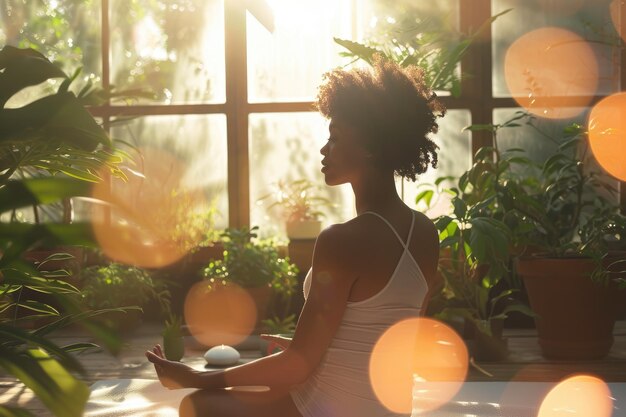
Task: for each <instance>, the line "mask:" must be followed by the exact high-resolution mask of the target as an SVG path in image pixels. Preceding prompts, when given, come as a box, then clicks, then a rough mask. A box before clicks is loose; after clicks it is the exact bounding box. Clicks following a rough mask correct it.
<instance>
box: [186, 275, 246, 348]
mask: <svg viewBox="0 0 626 417" xmlns="http://www.w3.org/2000/svg"><path fill="white" fill-rule="evenodd" d="M183 312H184V316H185V322H186V323H187V326H188V327H189V331H190V333H191V334H192V336H193V337H194V338H195V339H196V340H198V341H199V342H200V343H202V344H204V345H206V346H217V345H222V344H223V345H236V344H237V343H240V342H242V341H243V340H244V339H245V338H246V337H248V336H249V335H250V334H251V333H252V331H253V330H254V326H255V325H256V321H257V307H256V304H255V302H254V299H253V298H252V296H251V295H250V294H249V293H248V292H247V291H246V290H245V289H243V288H241V287H240V286H238V285H236V284H232V283H226V284H224V283H222V282H216V281H215V280H203V281H200V282H197V283H196V284H194V285H193V286H192V287H191V288H190V289H189V292H188V293H187V296H186V297H185V305H184V310H183Z"/></svg>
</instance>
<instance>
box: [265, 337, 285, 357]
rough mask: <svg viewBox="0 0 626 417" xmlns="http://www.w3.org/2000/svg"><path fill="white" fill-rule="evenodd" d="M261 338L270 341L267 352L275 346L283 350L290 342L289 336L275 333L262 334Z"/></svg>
mask: <svg viewBox="0 0 626 417" xmlns="http://www.w3.org/2000/svg"><path fill="white" fill-rule="evenodd" d="M261 339H263V340H267V341H268V342H270V343H269V346H268V347H267V352H268V354H270V353H271V352H272V351H273V350H274V348H275V347H279V348H280V349H282V350H285V349H287V348H288V347H289V345H290V344H291V339H290V338H288V337H285V336H280V335H277V334H262V335H261Z"/></svg>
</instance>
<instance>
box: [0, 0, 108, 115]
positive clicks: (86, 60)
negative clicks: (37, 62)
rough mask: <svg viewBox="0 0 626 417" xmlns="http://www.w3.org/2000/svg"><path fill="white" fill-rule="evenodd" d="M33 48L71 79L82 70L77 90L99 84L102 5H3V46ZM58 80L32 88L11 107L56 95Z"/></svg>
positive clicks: (59, 0) (64, 1)
mask: <svg viewBox="0 0 626 417" xmlns="http://www.w3.org/2000/svg"><path fill="white" fill-rule="evenodd" d="M5 44H6V45H11V46H16V47H19V48H33V49H36V50H38V51H40V52H41V53H43V54H44V55H45V56H46V57H48V59H50V60H51V61H55V62H57V63H58V64H60V65H61V67H62V69H63V70H64V71H65V73H67V74H68V75H71V74H72V73H73V72H74V71H75V70H76V69H77V68H80V67H82V68H83V70H82V73H81V76H80V77H79V79H78V80H76V81H75V82H74V86H75V88H77V89H80V88H81V87H82V86H83V85H84V84H85V82H86V80H87V79H90V80H91V81H92V82H93V83H94V84H95V85H99V84H100V77H101V74H102V70H101V67H102V63H101V62H102V60H101V55H102V53H101V48H100V2H99V1H82V2H77V1H74V0H47V1H20V0H5V1H3V2H0V45H5ZM59 84H60V81H59V80H58V79H56V80H51V81H49V82H46V83H43V84H41V85H39V86H35V87H30V88H28V89H26V90H24V91H23V92H22V93H20V94H18V95H16V96H15V97H14V98H13V99H12V100H11V102H10V103H9V104H8V105H9V107H19V106H21V105H23V104H26V103H28V102H31V101H33V100H35V99H37V98H39V97H41V96H42V95H44V94H47V93H51V92H53V91H56V90H57V89H58V87H59Z"/></svg>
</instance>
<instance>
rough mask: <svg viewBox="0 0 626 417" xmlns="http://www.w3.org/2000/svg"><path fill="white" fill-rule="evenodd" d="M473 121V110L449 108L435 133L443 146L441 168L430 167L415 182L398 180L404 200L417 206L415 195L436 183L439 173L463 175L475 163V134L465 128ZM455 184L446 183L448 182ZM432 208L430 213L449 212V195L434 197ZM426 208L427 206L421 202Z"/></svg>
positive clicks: (439, 161)
mask: <svg viewBox="0 0 626 417" xmlns="http://www.w3.org/2000/svg"><path fill="white" fill-rule="evenodd" d="M470 123H471V114H470V112H469V111H467V110H448V112H447V113H446V115H445V117H444V118H443V119H441V120H440V121H439V132H438V133H437V135H435V136H433V139H434V141H435V143H436V144H437V145H438V146H439V152H438V155H437V156H438V164H437V169H432V168H430V169H429V170H427V171H426V172H425V173H424V174H422V175H420V176H419V177H418V178H417V181H416V182H415V183H412V182H410V181H404V188H402V187H403V185H402V184H401V183H400V180H398V181H397V183H398V189H399V192H400V194H401V195H403V200H404V202H405V203H406V204H407V205H408V206H409V207H416V205H415V198H416V197H417V195H418V194H419V193H420V192H421V191H423V190H424V189H425V188H424V186H426V187H430V186H431V185H434V183H435V180H436V179H437V178H439V177H447V176H453V177H455V178H458V177H460V176H461V175H462V174H463V173H464V172H465V171H467V170H468V169H469V168H470V166H471V164H472V143H471V134H470V132H469V131H464V130H463V129H464V128H465V127H467V126H469V125H470ZM446 184H447V185H452V184H450V183H444V185H446ZM433 202H435V204H433V206H432V208H431V209H430V210H428V211H426V214H428V215H429V216H430V217H436V216H438V215H440V214H443V213H446V212H447V211H448V208H449V199H448V198H446V195H444V194H442V195H440V196H436V197H434V198H433ZM418 209H420V210H422V209H424V207H422V206H418Z"/></svg>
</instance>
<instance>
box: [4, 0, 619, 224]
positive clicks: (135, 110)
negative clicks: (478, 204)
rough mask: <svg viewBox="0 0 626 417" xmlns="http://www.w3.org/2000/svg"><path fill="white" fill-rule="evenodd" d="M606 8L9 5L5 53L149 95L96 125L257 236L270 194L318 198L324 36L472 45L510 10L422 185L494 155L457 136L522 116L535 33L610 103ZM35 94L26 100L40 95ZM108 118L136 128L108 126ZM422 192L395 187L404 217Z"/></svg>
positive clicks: (213, 1)
mask: <svg viewBox="0 0 626 417" xmlns="http://www.w3.org/2000/svg"><path fill="white" fill-rule="evenodd" d="M610 3H611V2H610V1H609V0H601V1H591V0H589V1H586V0H577V1H573V2H565V1H552V0H446V1H438V2H415V1H410V0H402V1H394V2H387V1H383V0H298V1H295V0H266V1H263V0H257V1H251V2H247V3H246V2H237V1H225V0H177V1H165V0H99V1H98V0H85V1H81V2H76V1H71V0H48V1H44V2H23V1H17V0H5V1H4V2H3V3H2V7H1V10H0V13H1V14H0V17H1V19H2V23H3V24H2V28H1V29H0V43H7V44H11V45H19V46H28V45H34V46H36V47H37V48H39V49H41V50H43V51H44V52H45V53H46V54H47V55H48V56H49V57H51V58H52V59H59V60H63V61H64V63H65V64H66V68H68V70H69V69H70V68H76V67H77V66H83V76H84V77H85V79H84V80H83V81H82V82H87V81H89V80H91V81H92V82H94V83H100V84H101V85H103V86H105V87H107V86H109V85H115V86H118V87H123V88H133V87H138V86H142V87H145V86H148V87H149V88H150V89H151V90H152V91H154V92H155V97H154V98H152V99H150V100H147V99H145V98H138V99H137V100H136V101H133V102H132V103H130V105H127V103H110V104H106V105H104V106H100V107H96V108H94V109H93V112H94V114H96V115H97V116H98V117H100V118H102V120H103V124H104V126H105V127H106V128H107V129H110V132H111V133H112V135H113V136H114V137H120V138H123V139H125V140H129V141H131V142H133V143H135V144H137V145H147V144H149V145H152V146H162V147H166V148H167V149H168V150H170V151H171V152H174V153H176V154H177V155H178V156H180V157H182V158H184V159H185V161H186V162H187V166H188V169H189V171H188V174H189V177H190V178H193V179H194V180H195V181H196V182H197V185H199V186H202V187H204V189H205V190H206V193H207V196H209V197H211V198H212V199H213V200H214V201H216V204H217V207H218V209H219V211H220V213H221V217H220V219H221V220H219V222H218V226H227V225H230V226H243V225H249V224H253V225H260V226H261V229H262V230H267V233H268V234H281V233H282V230H281V226H280V223H279V221H278V218H277V214H276V213H272V212H271V211H268V210H266V206H264V205H263V204H259V203H258V199H259V198H260V197H261V196H263V195H264V194H266V193H267V192H269V188H270V187H271V184H272V183H273V182H277V181H279V180H289V179H298V178H301V177H305V178H308V179H310V180H312V181H314V182H317V183H320V184H321V183H322V176H321V174H320V172H319V160H320V155H319V148H320V147H321V146H322V143H323V141H324V139H325V138H326V135H327V133H326V128H327V126H326V122H325V121H324V120H323V119H322V118H321V117H320V116H319V115H317V114H316V113H315V112H313V111H312V108H311V104H312V101H313V99H314V97H315V93H316V86H317V85H318V84H319V82H320V80H321V74H322V73H323V72H324V71H326V70H328V69H331V68H333V67H335V66H338V65H347V64H348V63H349V61H348V60H347V59H345V58H342V57H341V56H340V52H341V51H342V50H343V48H342V47H340V46H339V45H338V44H336V43H335V42H333V37H338V38H343V39H353V40H361V41H362V40H364V39H370V40H375V41H378V42H387V44H390V42H391V41H392V39H394V38H395V39H400V40H401V37H402V36H407V35H406V34H402V33H394V32H393V30H390V29H393V27H394V24H396V23H398V22H399V21H400V20H402V19H407V18H410V17H414V16H419V17H420V18H421V19H431V20H432V22H434V23H435V24H437V25H441V26H445V27H449V28H450V30H451V31H456V30H458V31H461V32H463V33H468V32H475V31H476V30H477V29H478V27H479V26H480V25H481V23H482V22H484V21H486V20H487V19H488V18H489V17H490V16H491V15H495V14H497V13H501V12H503V11H505V10H507V9H509V8H512V9H513V10H512V11H510V12H509V13H508V14H505V15H503V16H501V17H499V18H498V19H497V20H496V21H495V22H494V23H493V25H492V26H491V27H490V28H489V27H488V28H487V30H485V31H484V32H482V33H481V34H480V35H479V36H478V37H477V39H476V40H475V42H474V44H473V45H472V46H471V50H470V53H469V54H467V55H466V57H465V58H464V60H463V62H462V68H463V70H464V72H465V73H466V74H467V75H468V77H467V78H465V79H464V81H463V83H462V85H461V94H460V95H459V96H458V97H451V96H445V97H443V101H444V103H445V104H446V106H447V107H448V109H449V111H448V116H447V117H446V118H445V119H444V120H442V121H441V129H440V133H439V134H438V135H437V138H436V139H437V143H438V144H439V145H440V147H441V156H440V168H439V171H438V172H430V173H427V174H425V175H424V176H423V178H421V179H420V181H422V182H424V181H426V182H430V181H433V179H434V178H435V176H440V175H458V174H460V173H461V172H463V171H464V170H465V169H467V168H468V166H469V164H470V163H471V155H472V154H473V153H474V152H475V151H476V150H477V149H478V148H479V147H480V146H483V145H485V144H487V143H489V141H490V140H491V139H490V137H489V136H488V135H487V134H486V133H485V132H474V133H473V134H472V133H470V132H468V131H464V130H463V128H464V127H465V126H467V125H469V124H471V123H480V124H483V123H491V122H493V121H495V122H498V121H500V120H503V119H502V118H503V117H505V116H506V114H507V113H508V112H510V111H512V110H511V109H515V108H517V107H518V106H519V105H518V103H517V102H516V101H515V100H514V99H513V98H512V97H511V94H510V92H509V88H508V86H507V83H506V77H505V72H506V71H505V68H504V64H503V63H504V62H505V57H506V53H507V50H508V48H509V47H510V46H511V45H512V44H513V43H514V42H515V40H516V39H518V38H519V37H520V36H522V35H524V34H526V33H527V32H529V31H531V30H532V29H535V28H541V27H545V26H558V27H560V28H565V29H567V30H569V31H572V32H573V33H575V34H577V35H578V36H580V37H581V38H583V39H585V40H592V41H593V42H592V43H591V45H592V46H591V50H592V53H593V55H594V57H595V58H596V60H597V67H598V71H599V82H598V84H597V88H595V90H593V91H591V92H590V93H589V97H588V102H589V104H590V105H591V104H593V103H595V102H597V101H599V100H600V99H601V98H602V97H604V96H606V95H608V94H611V93H613V92H616V91H619V89H620V83H621V78H620V77H621V66H620V65H621V60H622V58H621V56H620V53H619V51H618V49H617V48H616V47H614V46H613V45H614V44H615V43H614V42H612V40H615V36H617V35H616V33H617V32H616V31H615V30H614V29H613V28H612V25H611V12H610V7H609V5H610ZM246 5H247V7H248V9H246V8H245V7H246ZM614 13H615V11H614ZM272 15H273V19H272V18H271V16H272ZM269 29H272V30H271V31H270V30H269ZM40 88H41V87H40ZM31 94H32V95H36V94H37V91H36V89H34V90H33V92H31ZM557 98H558V97H557ZM555 99H556V98H555ZM20 100H21V101H22V102H25V101H28V100H29V97H20V98H18V100H17V103H18V104H19V101H20ZM580 110H581V111H579V112H578V111H577V112H575V113H576V115H575V116H573V117H571V118H570V119H568V120H579V121H583V120H584V117H585V114H586V112H587V111H588V108H581V109H580ZM114 116H124V117H129V118H131V120H130V121H128V122H127V123H125V124H121V125H113V126H111V124H110V120H111V118H112V117H114ZM137 116H142V117H140V118H135V117H137ZM546 123H547V124H548V125H550V126H558V125H559V123H562V122H561V121H556V122H554V124H551V122H550V121H546ZM502 141H503V143H506V144H507V145H506V146H509V145H510V146H514V145H520V144H522V143H523V144H524V145H525V146H528V147H531V148H532V150H533V152H535V153H536V154H537V155H540V154H541V152H542V149H544V148H543V147H544V145H545V144H544V143H541V142H540V141H538V139H537V138H536V137H529V138H520V137H516V138H515V137H506V135H505V136H503V137H502ZM418 187H419V185H416V184H413V183H401V182H399V183H398V188H399V189H400V190H401V192H402V194H403V197H404V198H405V200H406V201H407V202H408V203H409V204H412V201H413V200H414V198H415V195H416V194H417V192H418ZM324 192H325V193H326V195H327V196H328V197H329V198H330V199H332V200H333V201H335V202H336V203H337V204H338V206H337V208H336V209H334V210H331V212H330V213H328V216H327V217H328V218H327V219H326V221H327V222H333V221H342V220H345V219H347V218H349V217H350V216H351V215H352V214H353V202H352V201H351V196H350V192H349V190H348V189H345V188H341V187H339V188H337V189H327V190H325V191H324ZM622 198H623V197H622Z"/></svg>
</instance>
